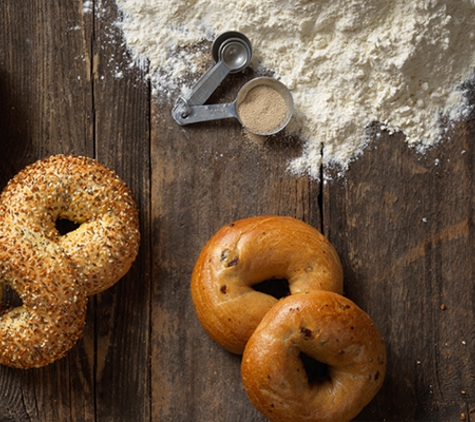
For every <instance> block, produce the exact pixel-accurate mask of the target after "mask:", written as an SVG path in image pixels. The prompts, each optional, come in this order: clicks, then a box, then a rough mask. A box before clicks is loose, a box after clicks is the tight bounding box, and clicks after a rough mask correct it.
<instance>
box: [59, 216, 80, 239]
mask: <svg viewBox="0 0 475 422" xmlns="http://www.w3.org/2000/svg"><path fill="white" fill-rule="evenodd" d="M79 226H80V224H78V223H75V222H74V221H71V220H67V219H65V218H58V219H57V220H56V230H58V232H59V234H60V235H61V236H64V235H65V234H68V233H71V232H73V231H74V230H76V229H77V228H79Z"/></svg>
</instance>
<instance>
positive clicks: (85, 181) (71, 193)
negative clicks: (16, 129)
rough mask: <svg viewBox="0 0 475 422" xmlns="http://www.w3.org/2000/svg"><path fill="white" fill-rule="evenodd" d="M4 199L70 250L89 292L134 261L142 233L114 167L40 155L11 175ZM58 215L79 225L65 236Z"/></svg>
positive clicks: (22, 221) (16, 217)
mask: <svg viewBox="0 0 475 422" xmlns="http://www.w3.org/2000/svg"><path fill="white" fill-rule="evenodd" d="M0 201H1V202H2V203H3V204H4V206H5V209H6V211H7V213H8V214H9V215H10V218H11V219H12V220H13V221H15V224H17V225H18V226H19V227H22V226H25V227H28V228H29V229H30V230H31V231H33V232H36V233H38V241H40V240H41V238H45V239H48V240H52V241H54V242H56V243H57V244H58V245H59V246H60V247H61V248H62V249H63V250H64V251H65V253H66V255H67V256H68V257H69V258H70V259H71V261H72V262H73V263H74V265H75V267H76V272H77V274H78V277H79V280H80V281H81V284H82V286H83V287H84V288H85V290H86V293H87V295H93V294H96V293H99V292H101V291H103V290H105V289H107V288H109V287H110V286H112V285H113V284H114V283H115V282H117V281H118V280H119V279H120V278H122V277H123V276H124V275H125V273H127V271H128V270H129V269H130V267H131V265H132V263H133V262H134V260H135V257H136V255H137V252H138V247H139V242H140V234H139V222H138V212H137V207H136V205H135V202H134V199H133V198H132V194H131V192H130V190H129V188H128V187H127V186H126V184H125V183H124V182H123V181H122V180H121V179H120V178H119V177H118V176H117V174H116V173H115V172H114V171H112V170H110V169H108V168H106V167H104V166H103V165H101V164H100V163H98V162H97V161H95V160H93V159H91V158H88V157H78V156H72V155H69V156H66V155H55V156H51V157H48V158H46V159H43V160H39V161H37V162H35V163H33V164H31V165H29V166H27V167H26V168H25V169H23V170H22V171H20V172H19V173H18V174H17V175H16V176H15V177H13V178H12V179H11V180H10V182H9V183H8V184H7V186H6V187H5V189H4V191H3V192H2V194H1V196H0ZM58 220H67V221H70V222H72V223H75V224H76V225H77V226H78V227H77V228H75V230H72V231H70V232H68V233H66V234H64V235H61V234H60V232H59V231H58V229H57V225H56V223H57V221H58ZM32 247H34V245H32Z"/></svg>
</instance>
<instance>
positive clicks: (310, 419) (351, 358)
mask: <svg viewBox="0 0 475 422" xmlns="http://www.w3.org/2000/svg"><path fill="white" fill-rule="evenodd" d="M304 362H306V365H305V364H304ZM310 363H311V364H312V365H314V368H315V367H318V365H320V368H322V366H323V367H324V370H321V371H320V372H319V371H316V370H314V371H311V370H309V369H310V367H311V364H310ZM385 371H386V351H385V347H384V344H383V341H382V339H381V336H380V334H379V332H378V330H377V328H376V326H375V324H374V323H373V321H372V320H371V318H370V317H369V316H368V314H366V313H365V312H364V311H363V310H361V309H360V308H358V307H357V306H356V305H355V304H354V303H353V302H352V301H351V300H349V299H347V298H345V297H343V296H341V295H339V294H336V293H333V292H325V291H321V290H320V291H311V292H307V293H298V294H295V295H292V296H289V297H287V298H285V299H282V300H281V301H280V302H279V303H277V304H276V305H275V306H274V307H273V308H272V309H271V310H270V311H269V312H268V313H267V314H266V315H265V316H264V318H263V320H262V321H261V323H260V324H259V326H258V327H257V329H256V330H255V332H254V333H253V334H252V336H251V338H250V339H249V342H248V343H247V345H246V348H245V350H244V354H243V360H242V367H241V373H242V381H243V385H244V388H245V390H246V393H247V395H248V397H249V399H250V401H251V402H252V403H253V404H254V406H255V407H256V408H257V409H258V410H259V411H260V412H262V413H263V414H264V415H265V416H266V417H267V418H268V419H270V420H271V421H273V422H288V421H293V422H315V421H319V422H335V421H338V422H345V421H350V420H352V419H353V418H354V417H355V416H356V415H357V414H358V413H360V411H361V410H362V409H363V407H365V406H366V405H367V404H368V403H369V402H370V401H371V400H372V399H373V397H374V396H375V395H376V393H377V392H378V390H379V389H380V387H381V385H382V383H383V380H384V376H385Z"/></svg>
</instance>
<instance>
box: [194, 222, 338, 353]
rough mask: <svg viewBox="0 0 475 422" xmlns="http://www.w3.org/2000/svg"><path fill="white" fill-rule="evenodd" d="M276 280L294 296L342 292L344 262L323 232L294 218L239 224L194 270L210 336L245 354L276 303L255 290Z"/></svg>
mask: <svg viewBox="0 0 475 422" xmlns="http://www.w3.org/2000/svg"><path fill="white" fill-rule="evenodd" d="M272 279H285V280H287V282H288V285H289V290H290V293H291V294H293V293H297V292H301V291H308V290H319V289H323V290H330V291H335V292H337V293H342V290H343V271H342V268H341V264H340V260H339V257H338V255H337V253H336V251H335V249H334V248H333V246H332V245H331V244H330V242H329V241H328V240H327V239H326V238H325V237H324V236H323V235H322V234H321V233H320V232H319V231H318V230H316V229H314V228H313V227H311V226H310V225H308V224H306V223H304V222H302V221H300V220H297V219H295V218H292V217H281V216H262V217H251V218H246V219H242V220H238V221H235V222H233V223H231V224H228V225H227V226H225V227H223V228H221V229H220V230H219V231H218V232H217V233H216V234H215V235H214V236H213V237H212V238H211V239H210V240H209V241H208V243H207V244H206V245H205V247H204V248H203V250H202V251H201V253H200V255H199V257H198V260H197V262H196V265H195V268H194V270H193V274H192V281H191V293H192V299H193V303H194V306H195V310H196V314H197V316H198V319H199V321H200V322H201V325H202V326H203V328H204V330H205V331H206V333H207V334H208V335H209V336H210V337H211V338H212V339H213V340H214V341H215V342H217V343H218V344H220V345H221V346H222V347H224V348H225V349H227V350H229V351H230V352H233V353H236V354H240V353H242V352H243V350H244V347H245V345H246V343H247V340H248V339H249V337H250V336H251V334H252V332H253V331H254V330H255V328H256V327H257V325H258V324H259V322H260V321H261V319H262V318H263V317H264V315H265V314H266V313H267V311H268V310H269V309H270V308H271V307H272V306H273V305H274V304H275V303H276V302H277V299H276V298H275V297H274V296H272V295H270V294H266V293H263V292H259V291H256V290H255V289H253V286H255V285H257V284H259V283H261V282H263V281H266V280H272Z"/></svg>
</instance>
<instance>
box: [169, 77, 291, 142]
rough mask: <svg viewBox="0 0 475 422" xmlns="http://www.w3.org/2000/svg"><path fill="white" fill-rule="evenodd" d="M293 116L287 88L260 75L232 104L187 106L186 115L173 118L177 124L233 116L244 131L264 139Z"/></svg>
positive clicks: (289, 93) (243, 89) (176, 115)
mask: <svg viewBox="0 0 475 422" xmlns="http://www.w3.org/2000/svg"><path fill="white" fill-rule="evenodd" d="M177 110H178V111H179V110H180V109H179V108H177ZM293 113H294V102H293V98H292V94H291V92H290V91H289V89H288V88H287V87H286V86H285V85H284V84H283V83H282V82H280V81H278V80H277V79H274V78H270V77H267V76H262V77H259V78H255V79H252V80H250V81H249V82H247V83H246V84H245V85H244V86H243V87H242V88H241V90H240V91H239V93H238V95H237V98H236V100H235V101H233V102H232V103H227V104H210V105H196V106H188V107H187V112H186V113H180V112H176V113H174V114H173V117H174V119H175V120H176V121H177V123H178V124H180V125H188V124H191V123H197V122H205V121H209V120H219V119H225V118H229V117H234V118H236V119H238V120H239V122H240V123H241V124H242V125H243V126H244V128H245V129H246V130H247V131H249V132H251V133H254V134H256V135H264V136H267V135H273V134H275V133H277V132H279V131H281V130H282V129H284V128H285V126H287V124H288V123H289V121H290V119H291V118H292V115H293Z"/></svg>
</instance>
